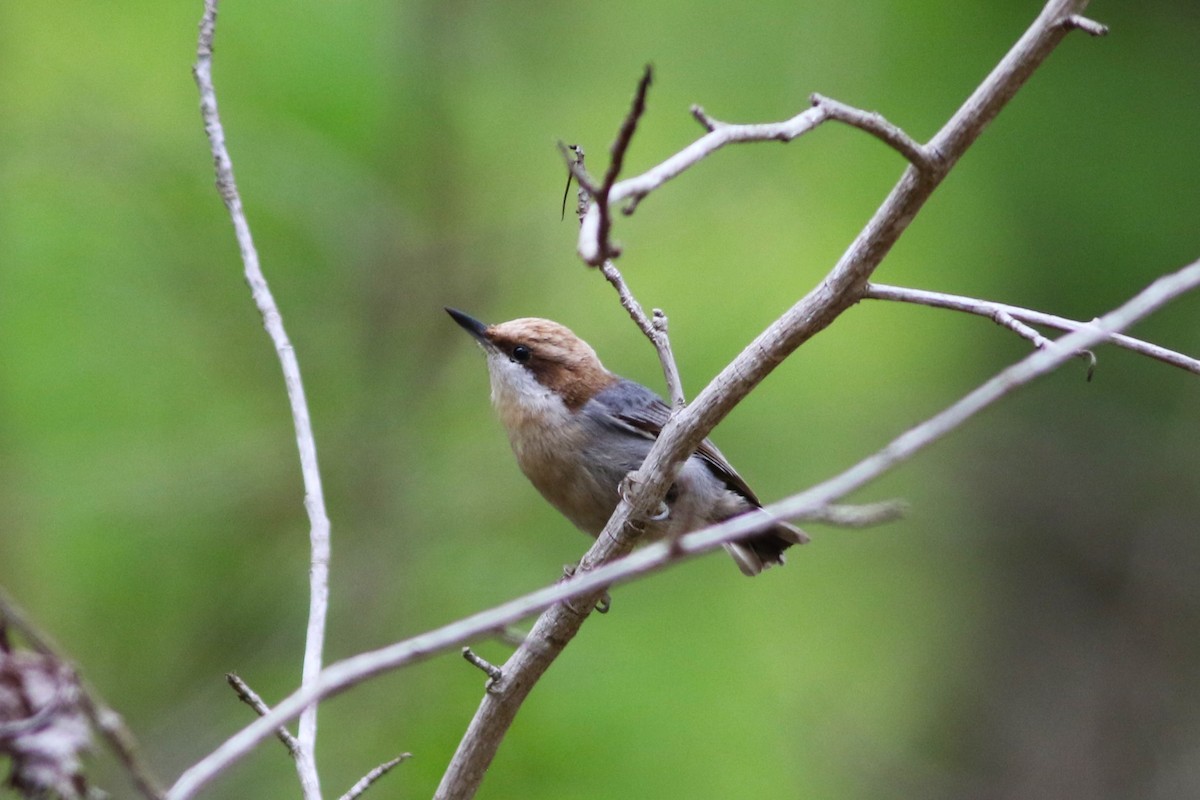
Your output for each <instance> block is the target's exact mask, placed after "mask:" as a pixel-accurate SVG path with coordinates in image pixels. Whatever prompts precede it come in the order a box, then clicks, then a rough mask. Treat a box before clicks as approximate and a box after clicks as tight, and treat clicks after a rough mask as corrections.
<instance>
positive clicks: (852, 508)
mask: <svg viewBox="0 0 1200 800" xmlns="http://www.w3.org/2000/svg"><path fill="white" fill-rule="evenodd" d="M907 511H908V503H906V502H904V501H903V500H882V501H880V502H878V503H866V504H864V505H840V504H837V505H835V504H831V505H827V506H822V507H821V508H817V509H814V510H813V511H812V512H811V513H808V514H804V515H803V516H796V517H793V518H792V519H794V520H796V521H797V522H823V523H825V524H826V525H834V526H836V527H839V528H870V527H873V526H875V525H884V524H886V523H888V522H895V521H896V520H898V519H900V518H901V517H903V516H904V514H905V513H906V512H907Z"/></svg>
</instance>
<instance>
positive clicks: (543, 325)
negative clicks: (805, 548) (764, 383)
mask: <svg viewBox="0 0 1200 800" xmlns="http://www.w3.org/2000/svg"><path fill="white" fill-rule="evenodd" d="M446 312H447V313H448V314H449V315H450V316H451V317H452V318H453V319H454V321H455V322H457V323H458V324H459V325H460V326H462V328H463V329H464V330H466V331H467V333H469V334H470V335H471V336H472V337H474V339H475V341H476V342H478V343H479V345H480V346H482V348H483V350H484V352H485V353H486V355H487V366H488V373H489V376H490V379H491V399H492V405H493V406H494V407H495V409H496V412H497V414H498V416H499V417H500V422H501V423H502V424H503V426H504V428H505V430H506V431H507V433H508V440H509V443H510V444H511V445H512V450H513V453H514V454H515V455H516V458H517V465H518V466H519V467H520V469H521V471H522V472H523V473H524V474H525V477H527V478H528V479H529V481H530V482H531V483H532V484H533V485H534V487H535V488H536V489H537V490H538V491H539V492H540V493H541V495H542V497H544V498H545V499H546V500H547V501H548V502H549V503H550V505H552V506H554V508H556V509H558V511H559V512H561V513H562V515H563V516H564V517H566V518H567V519H568V520H570V522H571V523H573V524H574V525H575V527H577V528H579V529H580V530H581V531H583V532H584V533H586V534H588V535H590V536H592V537H593V538H595V537H597V536H599V535H600V532H601V531H602V530H603V529H604V526H605V524H606V523H607V522H608V518H609V517H611V516H612V513H613V511H614V510H615V509H616V506H617V503H618V501H619V500H620V486H621V482H622V481H623V479H624V478H625V476H626V475H628V474H629V473H630V472H632V471H634V470H636V469H638V467H640V466H641V464H642V461H643V460H644V459H645V457H646V454H647V453H649V452H650V448H651V446H652V445H653V444H654V441H655V439H657V438H658V435H659V433H661V431H662V428H663V426H664V425H665V424H666V423H667V420H668V418H669V417H670V414H671V409H670V408H669V407H668V406H667V404H666V403H665V402H663V400H662V398H660V397H659V396H658V395H657V394H656V393H655V392H653V391H652V390H650V389H648V388H646V387H645V386H643V385H641V384H640V383H637V382H635V381H632V380H629V379H627V378H622V377H620V376H619V375H616V374H614V373H612V372H610V371H609V370H608V369H606V368H605V366H604V365H603V364H602V363H601V362H600V358H599V357H598V356H597V355H596V351H595V350H593V349H592V347H591V346H590V345H589V344H588V343H587V342H585V341H584V340H583V339H580V338H579V337H578V336H576V335H575V334H574V333H573V332H572V331H571V330H570V329H569V328H567V327H566V326H564V325H561V324H559V323H557V322H553V321H551V320H548V319H540V318H537V317H524V318H521V319H514V320H510V321H509V322H502V323H498V324H495V325H488V324H485V323H483V322H480V321H479V320H477V319H475V318H474V317H472V316H470V315H469V314H466V313H464V312H462V311H459V310H458V309H454V308H449V307H447V308H446ZM664 502H665V508H664V509H663V510H662V512H661V513H659V514H657V515H655V517H654V518H652V519H650V520H649V521H647V523H646V532H647V534H649V536H650V538H654V539H658V538H673V537H677V536H679V535H681V534H684V533H687V532H689V531H693V530H697V529H699V528H702V527H705V526H706V525H710V524H714V523H717V522H723V521H724V520H727V519H731V518H733V517H737V516H741V515H743V514H751V513H763V514H765V513H766V512H763V511H761V509H762V503H760V502H759V500H758V497H757V496H756V495H755V494H754V492H753V491H752V490H751V489H750V487H749V486H748V485H747V484H746V482H745V481H744V480H743V479H742V477H741V476H740V475H738V473H737V471H736V470H735V469H734V468H733V466H732V465H730V463H729V461H728V459H726V458H725V456H724V455H722V454H721V451H720V450H718V449H717V448H716V446H715V445H714V444H713V443H712V442H711V441H709V440H708V439H705V440H704V441H703V442H701V443H700V445H699V446H698V447H697V448H696V450H695V452H693V453H692V454H691V455H690V456H689V457H688V459H687V461H685V462H684V464H683V466H682V467H681V468H680V470H679V474H678V477H677V478H676V479H675V482H674V484H673V485H672V486H671V488H670V489H669V490H668V491H667V494H666V498H665V500H664ZM807 541H808V536H807V535H806V534H805V533H804V532H803V531H801V530H800V529H799V528H796V527H795V526H793V525H790V524H788V523H786V522H782V521H778V520H776V521H775V522H774V524H773V525H772V526H771V527H769V528H768V529H767V530H766V531H765V532H763V533H761V534H758V535H756V536H754V537H752V538H749V539H745V540H742V541H740V542H728V543H726V544H725V545H724V546H725V549H726V551H728V552H729V554H730V555H731V556H732V557H733V560H734V561H735V562H736V563H737V566H738V568H739V569H740V570H741V571H742V573H743V574H745V575H748V576H754V575H758V574H759V573H760V572H762V571H763V569H765V568H766V567H768V566H771V565H773V564H782V563H783V562H784V558H783V551H784V550H786V549H787V548H788V547H791V546H792V545H794V544H804V543H805V542H807Z"/></svg>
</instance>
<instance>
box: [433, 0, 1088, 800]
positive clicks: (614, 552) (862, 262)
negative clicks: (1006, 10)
mask: <svg viewBox="0 0 1200 800" xmlns="http://www.w3.org/2000/svg"><path fill="white" fill-rule="evenodd" d="M1086 5H1087V0H1050V2H1048V3H1047V4H1046V6H1045V8H1044V9H1043V10H1042V13H1041V14H1040V15H1038V17H1037V19H1036V20H1034V22H1033V24H1032V25H1031V26H1030V27H1029V29H1028V30H1027V31H1026V32H1025V34H1024V35H1022V36H1021V38H1020V39H1019V40H1018V41H1017V43H1016V44H1015V45H1014V46H1013V47H1012V48H1011V49H1010V50H1009V52H1008V53H1007V54H1006V55H1005V56H1004V58H1003V59H1002V60H1001V61H1000V63H999V64H998V65H997V66H996V68H995V69H993V70H992V72H991V74H990V75H988V77H987V78H986V79H985V80H984V81H983V83H982V84H981V85H980V86H979V88H977V89H976V90H975V92H973V93H972V94H971V96H970V97H968V98H967V100H966V101H965V102H964V104H963V106H962V107H960V108H959V110H958V111H957V112H956V113H955V114H954V116H953V117H952V118H951V120H950V122H948V123H947V124H946V125H945V126H944V127H943V128H942V130H941V131H940V132H939V133H938V135H937V136H936V137H935V138H934V140H933V143H932V144H931V150H930V152H931V153H932V157H934V158H936V159H937V160H938V162H939V164H940V165H941V169H939V170H938V171H936V172H934V173H932V174H930V173H925V172H922V170H920V169H918V168H917V167H916V166H911V165H910V166H909V167H908V169H906V170H905V172H904V174H903V176H902V177H901V179H900V181H899V183H898V184H897V185H896V186H895V187H894V188H893V189H892V191H891V193H890V194H889V195H888V197H887V198H886V199H885V200H884V202H883V204H882V205H881V206H880V208H879V210H878V211H877V212H876V213H875V215H874V216H873V217H872V218H871V220H870V221H869V222H868V223H867V225H866V227H865V228H864V229H863V231H862V232H861V233H860V234H859V235H858V237H857V238H856V239H855V240H854V242H853V243H852V244H851V245H850V248H849V249H848V250H847V251H846V253H845V254H844V255H843V256H842V258H841V259H840V260H839V261H838V263H837V264H836V265H835V266H834V267H833V269H832V270H831V271H830V273H829V274H828V275H827V276H826V277H825V279H824V280H823V281H822V282H821V284H820V285H819V286H817V287H816V288H815V289H813V290H812V291H811V292H809V293H808V295H806V296H805V297H804V298H802V299H801V300H800V301H799V302H798V303H796V304H795V305H794V306H793V307H792V308H791V309H789V310H788V311H787V312H786V313H785V314H784V315H783V316H782V317H781V318H780V319H778V320H776V321H775V322H774V323H773V324H771V325H770V326H769V327H768V328H767V329H766V330H765V331H764V332H763V333H762V334H760V335H759V336H758V337H757V338H756V339H755V340H754V341H753V342H751V343H750V345H748V346H747V347H746V349H745V350H744V351H743V352H742V353H741V354H740V355H739V356H738V357H737V358H736V359H734V361H733V362H732V363H730V364H729V365H728V366H727V367H726V368H725V369H724V370H722V371H721V373H720V374H719V375H717V377H716V378H714V379H713V381H712V382H711V383H710V384H709V385H708V386H707V387H706V388H705V389H704V390H703V391H702V392H701V393H700V395H699V396H697V398H696V399H695V401H694V402H693V403H692V405H690V406H688V407H686V408H684V409H682V410H680V411H678V412H677V413H675V414H674V415H672V417H671V419H670V420H669V421H668V422H667V424H666V425H665V426H664V428H663V430H662V433H661V434H660V435H659V437H658V439H657V440H656V441H655V443H654V446H653V447H652V448H651V450H650V453H649V454H648V455H647V456H646V459H645V462H644V463H643V464H642V466H641V468H639V470H638V471H637V472H636V473H634V474H633V475H632V476H630V477H631V480H630V483H631V484H632V486H633V489H632V491H631V492H630V493H629V495H628V496H626V497H624V498H623V499H622V500H621V501H620V502H619V503H618V505H617V509H616V511H615V512H614V513H613V515H612V517H611V518H610V519H609V521H608V524H607V525H606V526H605V528H604V530H603V531H602V532H601V534H600V536H599V537H598V538H597V540H596V543H595V544H594V545H593V546H592V548H591V549H590V550H588V552H587V554H586V555H584V557H583V560H582V561H581V562H580V566H579V571H580V572H584V573H586V572H587V571H588V570H591V569H595V568H596V567H597V566H600V565H603V564H605V563H607V562H610V561H612V560H614V559H618V558H621V557H623V556H625V555H627V554H628V553H629V552H630V551H631V550H632V549H633V547H634V544H635V541H636V535H637V534H636V531H637V527H638V526H637V521H638V520H642V519H645V518H647V517H648V516H649V515H650V514H652V513H653V510H654V509H655V508H657V507H658V505H659V504H660V503H661V502H662V500H663V497H664V496H665V495H666V493H667V490H668V488H669V487H670V485H671V484H672V483H673V482H674V480H675V477H676V474H677V473H678V470H679V467H680V465H681V464H682V463H683V462H684V460H685V459H687V458H688V456H689V455H690V454H691V453H693V452H694V451H695V450H696V448H697V447H698V446H699V444H700V442H701V441H702V440H703V439H704V437H705V436H707V435H708V433H709V432H710V431H711V430H712V429H713V427H714V426H715V425H716V424H717V423H718V422H720V421H721V420H722V419H723V418H724V417H725V416H726V415H727V414H728V413H729V412H730V411H731V410H732V409H733V408H734V406H736V405H737V404H738V403H739V402H741V400H742V399H743V398H744V397H745V396H746V395H747V394H748V393H749V392H750V391H751V390H752V389H754V387H756V386H757V385H758V384H759V383H760V382H761V381H762V380H763V379H764V378H765V377H766V376H767V375H768V374H769V373H770V372H771V371H772V370H773V369H774V368H775V367H776V366H778V365H779V364H780V363H781V362H782V361H783V360H784V359H785V358H787V356H788V355H790V354H791V353H792V352H793V351H795V349H796V348H797V347H799V346H800V345H801V344H803V343H804V342H805V341H807V340H808V339H809V338H811V337H812V336H814V335H816V334H817V333H818V332H820V331H821V330H823V329H824V328H826V327H827V326H828V325H829V324H831V323H832V322H833V320H834V319H836V318H837V317H838V316H839V315H840V314H841V313H842V312H843V311H845V310H846V309H847V308H849V307H850V306H851V305H853V304H854V303H856V302H857V301H858V300H859V299H860V298H861V297H862V294H863V292H864V291H865V290H866V287H867V282H868V280H869V279H870V277H871V275H872V274H873V273H874V271H875V269H876V268H877V267H878V266H879V264H880V263H881V262H882V261H883V259H884V257H885V256H886V255H887V254H888V252H889V251H890V250H891V248H892V246H893V245H894V244H895V242H896V241H897V239H899V237H900V235H901V234H902V233H903V232H904V231H905V230H906V229H907V227H908V225H909V224H910V223H911V222H912V220H913V218H914V217H915V216H916V214H917V212H919V211H920V210H921V208H922V207H923V206H924V204H925V201H926V200H928V199H929V197H930V195H931V194H932V193H933V191H934V189H935V188H937V186H938V185H939V184H940V182H941V180H942V178H943V177H944V176H945V174H946V171H947V170H949V169H950V168H951V167H952V166H953V165H954V164H955V163H956V162H957V160H958V159H959V158H961V157H962V155H963V153H965V152H966V150H967V148H968V147H970V145H971V144H972V143H974V141H975V140H976V139H977V138H978V137H979V135H980V134H981V133H982V132H983V130H984V128H985V127H987V125H988V124H989V123H990V122H991V121H992V119H993V118H994V117H995V116H996V114H997V113H999V111H1000V109H1001V108H1002V107H1003V106H1004V104H1005V103H1006V102H1007V101H1008V100H1009V99H1011V98H1012V97H1013V95H1015V94H1016V92H1017V91H1018V90H1019V89H1020V87H1021V86H1022V85H1023V84H1024V83H1025V81H1026V80H1028V78H1029V76H1030V75H1032V74H1033V72H1034V70H1036V69H1037V67H1038V66H1039V65H1041V63H1042V62H1043V61H1044V60H1045V59H1046V58H1047V57H1048V56H1049V55H1050V53H1051V52H1053V51H1054V49H1055V47H1056V46H1057V45H1058V43H1059V42H1060V41H1062V39H1063V37H1064V36H1065V35H1066V34H1067V32H1068V31H1069V30H1070V28H1069V27H1068V26H1067V25H1066V24H1065V20H1066V19H1067V18H1068V17H1070V16H1072V15H1076V14H1079V13H1081V12H1082V11H1083V9H1084V7H1085V6H1086ZM806 115H807V116H806ZM824 115H825V112H824V111H823V110H822V109H821V108H820V107H816V108H813V109H810V110H809V111H807V112H804V114H801V115H798V116H797V117H795V118H794V119H793V121H789V123H788V124H794V126H795V127H794V130H792V129H789V130H788V133H789V134H791V133H794V134H795V135H799V134H800V133H803V132H804V131H806V130H811V128H812V127H813V126H815V125H816V124H818V123H819V122H820V121H821V120H822V119H824V118H825V117H824ZM734 130H735V128H733V126H729V127H717V128H716V129H715V130H713V131H710V132H709V133H708V134H707V135H706V136H704V137H702V138H701V139H700V140H698V142H696V143H693V144H692V145H690V146H689V147H688V148H685V149H684V150H683V151H681V152H680V153H678V154H676V155H675V156H672V157H671V158H669V159H667V161H664V162H663V163H662V164H660V165H659V167H656V168H654V169H652V170H650V171H649V172H647V173H645V174H646V175H652V174H653V175H656V176H658V177H656V178H655V180H658V181H660V182H661V181H664V180H667V179H669V177H673V176H674V175H677V174H678V173H679V172H680V171H682V170H683V169H685V168H686V167H687V166H689V165H690V164H693V163H695V161H696V160H698V159H699V158H700V157H702V156H703V153H702V152H699V153H698V152H696V151H697V148H699V150H700V151H703V150H704V148H706V147H710V148H711V149H712V150H715V149H716V148H717V147H720V146H722V145H723V144H725V143H728V141H735V140H736V139H734V138H730V139H727V140H721V139H720V137H722V136H728V135H730V132H731V131H734ZM710 137H716V138H711V140H710ZM706 140H710V141H709V143H708V144H701V143H704V142H705V141H706ZM708 152H711V150H709V151H708ZM653 185H655V184H654V183H653V182H650V183H645V182H644V178H631V179H628V180H626V181H622V182H621V183H618V184H617V185H616V186H614V187H613V191H612V192H611V193H610V196H609V200H610V202H619V201H620V200H621V199H623V198H625V197H631V196H634V195H636V194H638V192H642V193H644V192H645V191H648V190H649V189H650V188H653ZM597 216H598V212H597V211H596V209H595V207H594V206H593V207H592V208H591V209H589V210H588V213H587V214H586V215H585V218H584V224H583V225H582V226H581V231H580V253H581V255H585V254H586V252H587V251H589V250H590V249H592V248H593V247H594V246H595V245H594V244H589V241H591V242H594V237H595V234H596V233H597V231H596V229H595V225H592V226H591V229H589V223H590V222H592V221H593V220H596V218H597ZM585 258H586V255H585ZM1040 352H1047V351H1040ZM602 594H603V587H600V588H598V589H597V590H596V591H594V592H592V593H591V594H588V595H585V596H583V598H582V601H581V602H578V603H575V604H573V605H571V606H568V605H566V604H559V605H555V606H552V607H551V608H549V609H547V611H546V612H545V613H543V614H542V616H541V617H539V618H538V621H537V623H536V624H535V625H534V627H533V629H532V630H531V631H530V633H529V636H528V637H526V640H525V642H524V644H522V646H521V647H520V648H518V649H517V651H516V652H515V653H514V654H513V655H512V657H511V658H509V660H508V662H507V663H506V664H505V665H504V667H503V671H504V678H503V679H502V680H500V681H498V682H496V684H495V685H494V686H493V687H492V690H491V691H489V692H488V693H487V694H486V695H485V696H484V698H483V700H482V702H481V704H480V707H479V710H478V711H477V712H476V715H475V717H474V718H473V719H472V721H471V724H470V726H469V727H468V729H467V732H466V734H465V735H464V736H463V739H462V742H461V743H460V744H459V749H458V751H457V752H456V753H455V755H454V758H453V759H452V760H451V763H450V765H449V767H448V769H447V771H446V774H445V775H444V776H443V779H442V783H441V785H440V786H439V787H438V791H437V793H436V795H435V798H438V800H463V799H465V798H470V797H472V796H474V794H475V791H476V790H477V788H478V786H479V784H480V783H481V782H482V780H483V776H484V774H485V772H486V770H487V768H488V766H489V765H490V764H491V761H492V758H493V757H494V756H495V754H496V751H497V749H498V748H499V746H500V742H501V741H502V740H503V738H504V734H505V732H506V731H507V730H508V728H509V726H510V725H511V724H512V721H513V719H514V718H515V717H516V714H517V711H518V709H519V708H520V706H521V704H522V703H523V702H524V700H525V698H526V697H527V696H528V694H529V692H530V691H531V690H532V688H533V686H534V685H535V684H536V682H537V681H538V679H539V678H540V677H541V676H542V674H543V673H544V672H545V671H546V670H547V669H548V668H549V667H550V664H551V663H553V661H554V659H555V658H557V656H558V654H559V653H561V652H562V650H563V649H564V648H565V647H566V646H567V645H568V644H569V643H570V641H571V639H572V638H574V636H575V634H576V633H578V631H579V628H580V627H581V626H582V624H583V621H584V619H586V617H587V614H586V613H584V614H580V613H578V612H576V611H575V610H574V608H578V607H583V608H593V607H594V606H595V604H596V603H597V602H599V600H600V598H601V596H602Z"/></svg>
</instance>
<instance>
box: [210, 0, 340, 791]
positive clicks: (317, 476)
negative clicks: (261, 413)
mask: <svg viewBox="0 0 1200 800" xmlns="http://www.w3.org/2000/svg"><path fill="white" fill-rule="evenodd" d="M216 23H217V0H205V2H204V14H203V16H202V17H201V20H200V35H199V39H198V41H197V45H196V65H195V68H194V69H193V74H194V75H195V78H196V86H197V87H198V88H199V90H200V113H201V116H202V117H203V119H204V130H205V132H206V133H207V134H208V141H209V146H210V149H211V150H212V156H213V162H214V166H215V169H216V179H217V180H216V182H217V191H218V192H219V193H220V195H221V199H222V200H223V201H224V203H225V207H226V208H227V209H228V210H229V216H230V218H231V220H232V221H233V229H234V233H235V235H236V238H237V243H238V249H239V250H240V252H241V256H242V263H243V265H244V268H245V278H246V283H247V284H248V285H249V286H250V293H251V295H252V296H253V298H254V303H255V305H256V306H257V307H258V310H259V313H260V314H262V318H263V327H265V328H266V330H267V333H268V334H269V335H270V337H271V341H272V343H273V344H274V345H275V352H276V354H277V355H278V357H279V363H280V365H281V367H282V369H283V377H284V382H285V384H286V386H287V395H288V400H289V401H290V403H291V410H292V421H293V424H294V426H295V431H296V444H297V446H298V448H299V451H300V470H301V474H302V475H303V479H304V507H305V509H306V510H307V512H308V519H309V541H310V544H311V550H312V554H311V561H310V566H309V611H308V627H307V633H306V636H305V646H304V666H303V670H302V676H303V677H302V680H303V681H304V682H308V681H311V680H313V679H315V677H316V676H317V674H319V673H320V671H321V663H322V655H321V654H322V651H323V649H324V642H325V619H326V616H327V613H328V608H329V553H330V543H329V517H328V515H327V514H326V512H325V497H324V492H323V491H322V488H321V473H320V469H319V468H318V465H317V446H316V439H315V438H314V436H313V432H312V423H311V422H310V420H309V412H308V401H307V400H306V399H305V396H304V384H303V382H302V381H301V379H300V363H299V361H298V360H297V359H296V352H295V349H294V348H293V347H292V344H291V342H290V341H289V339H288V336H287V332H286V331H285V330H284V327H283V317H282V316H280V314H279V308H278V306H277V305H276V303H275V298H274V297H273V296H272V295H271V290H270V287H269V286H268V285H267V279H266V277H265V276H264V275H263V273H262V269H261V268H260V266H259V261H258V251H257V250H256V249H255V246H254V238H253V237H252V236H251V233H250V224H249V222H248V221H247V220H246V214H245V211H244V210H243V208H242V201H241V196H240V195H239V193H238V188H237V182H236V181H235V180H234V175H233V161H232V160H231V159H230V157H229V151H228V149H227V148H226V146H225V131H224V129H223V127H222V125H221V116H220V113H219V112H218V110H217V93H216V89H215V87H214V86H213V79H212V55H213V35H214V33H215V30H216ZM299 741H300V749H301V752H300V755H299V757H297V758H296V769H297V771H298V773H299V776H300V783H301V785H302V787H303V789H304V796H305V797H306V798H308V799H309V800H320V796H321V792H320V777H319V775H318V774H317V766H316V759H315V752H316V741H317V707H316V706H312V707H311V708H308V709H306V710H305V712H304V715H303V717H301V719H300V735H299Z"/></svg>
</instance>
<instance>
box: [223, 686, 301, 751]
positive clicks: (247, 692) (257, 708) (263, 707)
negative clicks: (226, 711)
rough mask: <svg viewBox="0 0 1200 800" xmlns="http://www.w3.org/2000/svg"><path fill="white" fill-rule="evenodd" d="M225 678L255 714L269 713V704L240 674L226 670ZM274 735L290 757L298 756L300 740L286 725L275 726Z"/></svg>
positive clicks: (264, 714) (262, 715)
mask: <svg viewBox="0 0 1200 800" xmlns="http://www.w3.org/2000/svg"><path fill="white" fill-rule="evenodd" d="M225 680H226V681H228V682H229V685H230V686H232V687H233V691H234V692H236V693H237V696H238V699H239V700H241V701H242V702H243V703H245V704H246V705H248V706H250V707H251V708H253V709H254V713H255V714H258V715H259V716H260V717H265V716H266V715H267V714H269V713H271V708H270V706H268V705H267V704H266V703H265V702H263V699H262V698H261V697H259V696H258V693H257V692H255V691H254V690H253V689H251V688H250V686H249V684H247V683H246V682H245V681H244V680H242V678H241V676H240V675H238V674H237V673H236V672H226V673H225ZM275 735H276V736H277V737H278V738H279V741H281V742H283V746H284V747H286V748H287V750H288V752H289V753H291V754H292V758H299V757H300V753H301V751H302V748H301V747H300V742H299V741H297V740H296V737H295V736H292V732H291V731H289V730H288V729H287V727H286V726H284V725H280V726H279V727H278V728H276V729H275Z"/></svg>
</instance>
